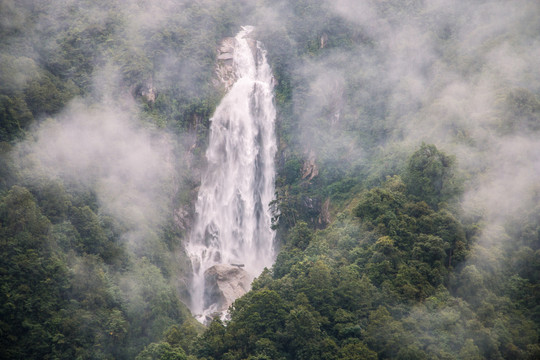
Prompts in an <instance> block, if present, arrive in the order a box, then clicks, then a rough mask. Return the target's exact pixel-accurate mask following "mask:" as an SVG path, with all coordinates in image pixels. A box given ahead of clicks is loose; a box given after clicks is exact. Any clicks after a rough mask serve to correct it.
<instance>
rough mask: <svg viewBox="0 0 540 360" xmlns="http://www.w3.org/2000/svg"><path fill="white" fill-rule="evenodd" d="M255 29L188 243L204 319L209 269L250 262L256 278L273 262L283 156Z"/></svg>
mask: <svg viewBox="0 0 540 360" xmlns="http://www.w3.org/2000/svg"><path fill="white" fill-rule="evenodd" d="M251 31H252V27H247V26H246V27H243V28H242V31H240V32H239V33H238V35H237V36H236V37H235V41H234V43H235V46H234V54H233V68H234V71H235V76H236V79H237V80H236V82H235V83H234V84H233V85H232V87H231V88H230V90H229V91H228V93H227V94H226V95H225V97H224V98H223V100H222V101H221V103H220V104H219V106H218V107H217V109H216V111H215V114H214V116H213V117H212V119H211V127H210V141H209V145H208V149H207V151H206V157H207V160H208V165H207V169H206V172H205V173H204V174H203V176H202V181H201V186H200V189H199V194H198V198H197V204H196V208H195V210H196V220H195V226H194V228H193V230H192V233H191V237H190V241H189V243H188V245H187V251H188V254H189V256H190V258H191V261H192V264H193V281H192V289H191V300H192V305H191V310H192V312H193V313H194V314H199V315H205V314H209V313H210V312H212V311H213V310H215V309H214V308H213V306H212V305H213V304H211V303H208V299H205V278H204V273H205V271H206V270H207V269H209V268H210V267H212V266H213V265H216V264H243V265H244V269H245V271H247V272H248V273H249V275H251V277H255V276H258V275H259V274H260V273H261V271H262V270H263V269H264V267H269V266H271V265H272V262H273V260H274V251H273V249H274V246H273V243H274V236H275V235H274V231H273V230H272V229H271V212H270V209H269V204H270V202H271V201H272V200H273V198H274V176H275V169H274V156H275V153H276V139H275V134H274V121H275V117H276V112H275V108H274V104H273V81H272V72H271V69H270V66H269V65H268V63H267V62H266V56H265V51H264V50H263V49H262V47H261V44H260V43H259V42H256V43H255V42H254V41H252V46H251V47H250V42H249V40H248V38H247V36H248V34H249V33H250V32H251ZM253 44H255V46H253ZM202 318H203V319H204V316H203V317H202Z"/></svg>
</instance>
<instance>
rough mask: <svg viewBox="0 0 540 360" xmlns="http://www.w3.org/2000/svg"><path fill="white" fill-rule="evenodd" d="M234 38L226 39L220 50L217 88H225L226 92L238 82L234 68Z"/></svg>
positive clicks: (217, 66)
mask: <svg viewBox="0 0 540 360" xmlns="http://www.w3.org/2000/svg"><path fill="white" fill-rule="evenodd" d="M235 41H236V40H235V39H234V38H225V39H223V41H222V42H221V46H220V47H219V49H218V56H217V60H218V61H217V64H216V76H217V82H216V83H215V85H216V86H220V85H221V86H224V87H225V90H229V89H230V88H231V86H232V85H233V84H234V82H235V81H236V74H235V71H234V67H233V56H234V45H235Z"/></svg>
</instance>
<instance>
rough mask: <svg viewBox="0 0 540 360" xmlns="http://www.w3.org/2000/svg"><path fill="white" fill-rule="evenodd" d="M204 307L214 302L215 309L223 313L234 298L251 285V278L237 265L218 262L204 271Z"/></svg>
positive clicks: (246, 290)
mask: <svg viewBox="0 0 540 360" xmlns="http://www.w3.org/2000/svg"><path fill="white" fill-rule="evenodd" d="M204 279H205V284H206V285H205V289H204V299H205V300H204V302H205V308H206V307H208V306H209V305H210V304H216V305H217V306H216V307H215V310H216V311H217V312H221V313H224V312H226V311H227V309H228V308H229V306H231V305H232V303H233V302H234V300H236V299H238V298H239V297H240V296H242V295H244V294H245V293H246V292H248V291H249V289H250V287H251V281H252V280H253V278H252V277H251V275H249V273H248V272H247V271H245V270H244V269H242V268H240V267H239V266H234V265H226V264H218V265H214V266H212V267H211V268H209V269H208V270H206V271H205V273H204Z"/></svg>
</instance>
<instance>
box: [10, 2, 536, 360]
mask: <svg viewBox="0 0 540 360" xmlns="http://www.w3.org/2000/svg"><path fill="white" fill-rule="evenodd" d="M538 18H540V5H539V4H537V2H536V1H533V0H518V1H513V2H506V1H497V0H486V1H472V2H468V3H460V2H456V1H451V0H448V1H438V0H429V1H394V0H384V1H365V2H357V1H349V0H339V1H329V0H328V1H327V0H316V1H278V2H276V1H269V0H261V1H256V2H250V1H241V2H229V1H226V0H201V1H196V2H193V1H183V0H178V1H174V0H167V1H160V2H142V1H137V0H128V1H125V0H122V1H120V0H114V1H90V0H65V1H61V2H59V1H52V0H42V1H37V2H36V1H30V0H23V1H11V0H0V59H1V60H0V243H1V246H0V249H1V255H0V279H1V280H0V287H1V289H2V290H1V291H0V334H1V336H0V358H2V359H29V358H35V359H53V358H54V359H74V358H77V359H135V358H136V359H200V360H203V359H206V360H211V359H215V360H217V359H238V360H243V359H273V360H279V359H325V360H327V359H336V360H338V359H339V360H345V359H537V358H540V345H539V335H540V283H539V280H540V279H539V277H540V206H539V195H538V194H539V192H540V189H539V186H538V182H537V179H538V175H539V169H540V160H539V158H538V154H540V142H539V141H538V138H539V135H540V68H538V66H537V65H538V60H537V59H538V57H539V55H540V36H539V34H540V23H539V22H538V21H537V19H538ZM247 24H249V25H254V26H255V30H254V34H253V37H254V38H256V39H257V40H259V41H260V42H261V43H262V44H264V48H265V51H266V52H265V54H266V58H267V60H268V63H269V65H270V67H271V69H272V71H273V75H274V78H273V80H272V81H271V83H272V84H273V85H274V86H275V87H274V105H275V109H276V112H277V115H276V119H275V121H276V122H275V132H276V137H277V153H276V156H275V160H274V161H275V166H276V174H275V193H276V195H275V200H274V201H272V203H270V204H267V205H268V206H269V207H270V208H271V209H272V211H273V216H274V218H273V224H272V228H273V230H274V231H275V248H276V259H275V263H274V265H273V266H272V267H271V268H267V269H265V270H264V271H263V273H262V274H261V275H260V276H259V277H258V278H257V279H256V280H255V281H254V282H253V284H252V289H251V291H249V292H248V293H247V294H246V295H244V296H243V297H241V298H239V299H237V300H236V301H235V302H234V304H233V305H232V307H231V308H230V318H229V319H228V320H226V321H223V320H220V319H218V318H216V319H215V320H214V321H212V322H211V323H210V324H208V325H207V326H204V325H201V324H200V323H199V322H197V321H196V320H195V318H194V317H193V315H197V314H191V313H190V310H189V309H188V306H189V304H190V300H191V294H190V291H191V290H190V289H191V288H190V286H191V281H192V276H193V269H192V266H191V263H190V258H189V256H188V255H187V253H186V244H187V243H188V241H189V237H190V234H191V232H192V229H193V227H194V225H195V223H196V214H195V206H196V205H195V204H196V201H197V196H198V191H199V190H200V188H201V178H202V176H203V174H204V171H205V169H206V168H207V167H208V166H209V165H208V164H209V161H208V159H207V157H206V156H205V152H206V150H207V147H208V143H209V139H210V133H211V130H210V128H211V120H210V119H211V118H212V116H213V115H214V114H215V110H216V107H217V106H218V104H219V103H220V101H221V100H222V99H223V98H224V96H225V94H226V91H227V89H225V88H224V87H223V86H222V85H221V84H220V83H219V79H218V76H217V74H216V62H217V58H218V56H219V54H220V53H219V48H220V46H221V44H222V40H223V39H225V38H231V37H233V36H234V35H235V34H236V33H238V31H239V30H240V28H241V26H243V25H247ZM261 268H262V266H261Z"/></svg>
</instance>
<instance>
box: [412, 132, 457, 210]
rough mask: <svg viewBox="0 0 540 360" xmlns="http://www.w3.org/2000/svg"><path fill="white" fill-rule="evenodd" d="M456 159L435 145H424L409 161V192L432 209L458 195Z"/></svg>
mask: <svg viewBox="0 0 540 360" xmlns="http://www.w3.org/2000/svg"><path fill="white" fill-rule="evenodd" d="M455 162H456V160H455V158H454V157H453V156H448V155H446V154H444V153H443V152H441V151H439V150H438V149H437V147H435V145H426V144H424V143H422V145H421V146H420V148H419V149H418V150H417V151H415V152H414V153H413V154H412V156H411V157H410V159H409V163H408V164H407V170H406V171H405V175H404V181H405V184H406V185H407V189H408V192H409V193H410V194H411V195H413V196H415V197H417V198H418V199H421V200H424V201H425V202H427V203H428V204H429V205H430V206H432V207H435V208H436V207H437V206H438V204H439V203H440V202H442V201H448V200H450V199H452V198H453V197H454V196H455V195H457V193H458V191H459V186H458V184H457V180H456V179H455V176H454V172H455Z"/></svg>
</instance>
